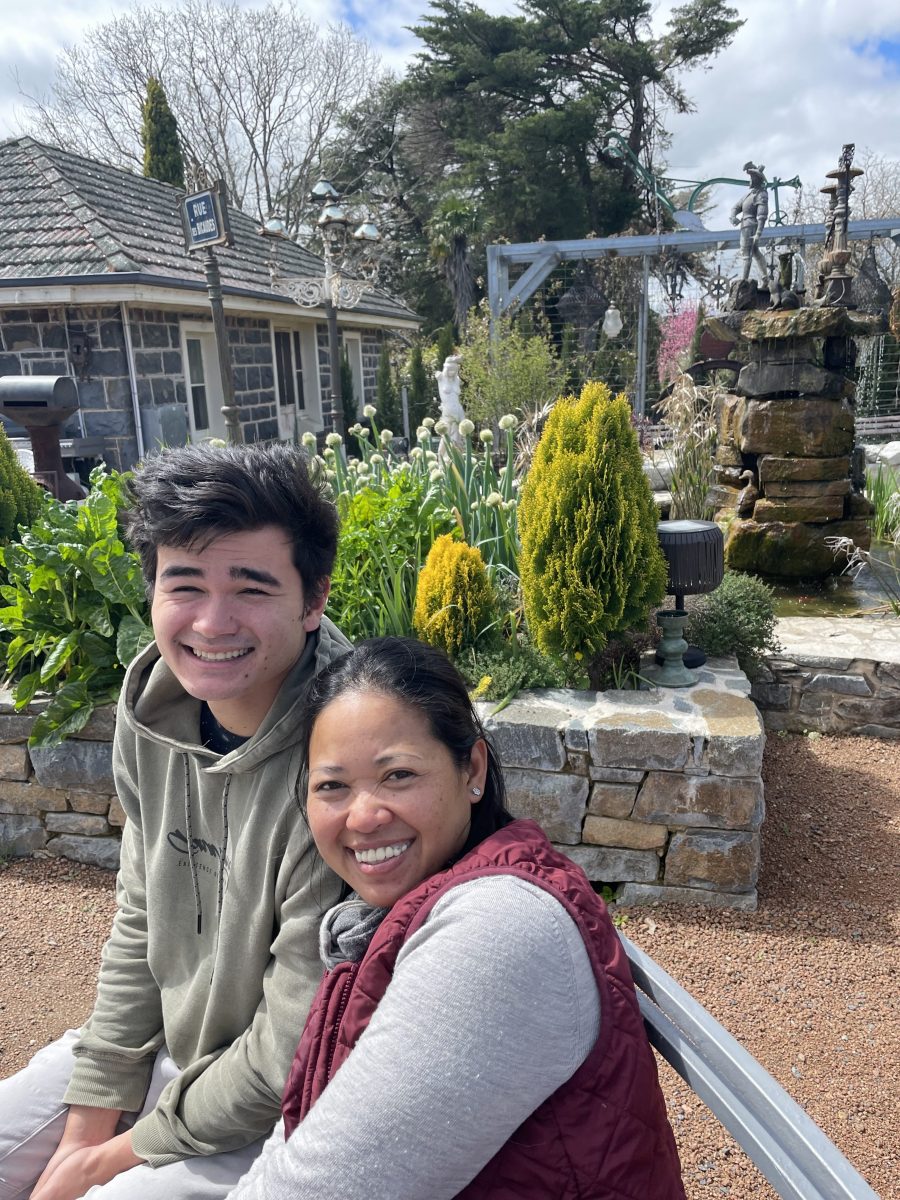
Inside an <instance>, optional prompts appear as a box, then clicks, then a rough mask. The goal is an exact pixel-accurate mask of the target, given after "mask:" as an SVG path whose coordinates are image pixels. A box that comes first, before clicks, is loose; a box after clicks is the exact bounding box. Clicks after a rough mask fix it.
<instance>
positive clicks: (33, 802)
mask: <svg viewBox="0 0 900 1200" xmlns="http://www.w3.org/2000/svg"><path fill="white" fill-rule="evenodd" d="M39 711H40V702H36V703H35V704H34V705H33V706H32V707H31V708H30V709H29V710H28V712H27V713H16V712H15V710H14V708H13V705H12V700H11V698H10V695H9V693H8V692H0V854H5V855H13V856H20V855H27V854H35V853H39V854H49V855H52V856H53V857H57V858H72V859H75V860H76V861H77V862H84V863H90V864H92V865H93V866H98V867H112V868H115V867H117V866H118V865H119V844H120V838H121V833H122V826H123V825H124V824H125V814H124V813H123V811H122V807H121V805H120V804H119V801H118V798H117V796H116V794H115V785H114V783H113V778H112V734H113V718H114V710H113V709H112V708H103V709H98V710H97V711H96V712H95V713H94V715H93V716H92V718H91V720H90V721H89V723H88V724H87V725H86V726H85V727H84V729H83V730H82V731H81V733H80V734H79V735H78V736H77V737H74V738H70V739H68V740H67V741H65V742H63V743H62V745H60V746H54V747H50V748H47V749H33V750H29V749H28V747H27V745H26V742H27V740H28V735H29V733H30V732H31V726H32V724H33V722H34V718H35V715H36V714H37V712H39Z"/></svg>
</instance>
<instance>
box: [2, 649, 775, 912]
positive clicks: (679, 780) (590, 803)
mask: <svg viewBox="0 0 900 1200" xmlns="http://www.w3.org/2000/svg"><path fill="white" fill-rule="evenodd" d="M748 691H749V684H748V682H747V680H746V677H745V676H744V675H743V674H742V673H741V672H740V671H739V670H738V669H737V668H736V666H735V665H734V664H733V663H730V662H728V661H724V660H723V661H721V662H719V663H716V664H714V666H712V667H710V668H707V669H704V671H703V673H702V676H701V680H700V683H699V684H698V686H697V687H694V688H692V689H690V691H685V692H674V691H670V690H664V689H660V690H658V691H654V692H639V693H635V692H600V693H593V692H568V691H550V692H542V693H530V694H527V695H524V696H522V697H520V698H518V699H516V700H515V701H513V702H512V703H511V704H510V705H508V706H507V707H506V708H505V709H503V710H502V711H501V712H499V713H496V714H492V713H491V708H492V706H490V705H488V706H484V707H483V715H484V718H485V722H486V724H487V727H488V729H489V731H490V733H491V736H492V738H493V740H494V742H495V745H496V747H497V750H498V752H499V755H500V758H501V761H502V762H503V765H504V768H505V776H506V781H507V787H508V792H509V797H508V798H509V806H510V808H511V810H512V811H513V812H514V813H515V814H516V815H517V816H522V817H531V818H533V819H535V820H537V821H538V822H539V823H540V824H541V825H542V826H543V828H544V829H545V830H546V832H547V833H548V835H549V836H550V838H551V839H552V840H553V842H554V843H555V844H556V845H557V846H558V847H559V848H560V849H561V850H563V851H564V852H565V853H566V854H568V855H570V856H571V857H572V858H573V859H574V860H575V861H576V862H578V863H580V865H581V866H582V867H583V868H584V870H585V871H586V873H587V875H588V877H589V878H590V879H592V880H594V881H595V882H597V883H598V884H601V883H602V884H608V885H609V886H611V887H612V888H614V889H616V895H617V897H618V898H619V899H620V900H621V901H622V902H623V903H627V904H642V903H652V902H656V901H662V902H671V903H684V904H706V905H713V906H718V907H721V906H727V907H735V908H742V909H753V908H754V907H755V906H756V882H757V874H758V870H759V830H760V826H761V824H762V820H763V814H764V801H763V786H762V781H761V777H760V770H761V764H762V753H763V745H764V734H763V729H762V723H761V721H760V718H759V714H758V712H757V710H756V708H755V706H754V705H753V703H752V702H751V701H750V700H749V699H748V697H747V692H748ZM32 720H33V714H32V713H29V714H16V713H14V712H13V710H12V705H11V703H10V701H9V697H8V696H6V697H5V698H0V847H2V848H3V850H4V851H5V852H6V853H9V854H19V855H23V854H34V853H38V854H48V855H54V856H65V857H69V858H74V859H78V860H79V861H82V862H89V863H95V864H98V865H101V866H114V865H115V863H116V862H117V861H118V850H119V836H120V831H121V826H122V824H123V816H122V810H121V808H120V806H119V804H118V801H117V800H116V799H115V795H114V787H113V781H112V754H111V737H112V731H113V724H112V722H113V713H112V710H110V709H105V710H102V711H100V712H98V713H97V714H95V716H94V717H93V718H92V720H91V722H90V723H89V725H87V726H86V727H85V729H84V730H82V732H81V734H80V735H79V736H78V737H77V738H73V739H70V740H69V741H67V742H65V743H64V744H63V745H62V746H60V747H54V748H47V749H36V750H29V749H28V747H27V745H26V740H27V737H28V733H29V730H30V727H31V722H32Z"/></svg>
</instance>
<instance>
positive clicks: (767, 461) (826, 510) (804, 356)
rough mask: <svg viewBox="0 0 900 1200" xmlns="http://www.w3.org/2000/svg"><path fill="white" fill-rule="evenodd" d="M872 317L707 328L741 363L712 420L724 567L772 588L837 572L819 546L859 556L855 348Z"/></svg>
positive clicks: (739, 318) (799, 314) (772, 318)
mask: <svg viewBox="0 0 900 1200" xmlns="http://www.w3.org/2000/svg"><path fill="white" fill-rule="evenodd" d="M877 324H878V319H877V318H873V317H869V316H866V315H864V314H861V313H857V312H854V311H852V310H848V309H846V308H802V309H799V310H793V311H783V312H782V311H778V312H755V311H754V312H739V313H731V314H728V315H727V316H725V317H720V318H714V319H712V320H711V321H710V326H711V328H712V329H713V332H714V333H715V334H716V336H717V337H720V338H723V339H730V340H731V341H732V342H737V343H738V344H739V345H740V347H742V349H740V350H739V351H738V354H737V357H739V358H740V359H741V360H743V361H745V364H746V365H745V366H744V367H743V368H742V370H741V372H740V374H739V376H738V380H737V384H736V386H735V390H734V392H733V393H731V394H728V395H726V396H725V398H724V399H723V401H722V403H721V404H720V406H719V412H718V449H717V452H716V486H715V488H714V499H715V502H716V504H717V506H718V511H717V514H716V519H717V520H727V521H729V522H730V523H729V526H728V533H727V535H726V542H725V559H726V563H727V565H728V566H729V567H731V568H733V569H736V570H740V571H748V572H751V573H754V574H762V575H766V576H770V577H772V578H779V579H821V578H824V577H825V576H827V575H830V574H832V573H834V572H835V571H838V570H840V569H842V567H843V565H844V562H845V561H846V560H843V559H839V558H836V557H835V554H834V551H833V550H832V548H831V546H829V544H828V543H827V541H826V539H828V538H835V537H847V538H851V539H852V540H853V541H854V542H855V543H856V545H858V546H860V547H862V548H863V549H867V548H868V546H869V542H870V534H869V527H868V518H869V516H870V515H871V512H872V507H871V504H870V503H869V501H868V500H867V499H866V498H865V496H863V495H862V494H861V492H859V491H857V490H856V489H855V488H854V486H853V479H852V471H851V454H852V451H853V442H854V436H853V409H852V407H851V403H852V399H853V383H852V381H851V380H850V379H849V378H848V373H849V371H850V369H851V368H852V365H853V359H854V355H855V343H854V338H856V337H860V336H865V335H868V334H871V333H873V332H875V331H876V325H877Z"/></svg>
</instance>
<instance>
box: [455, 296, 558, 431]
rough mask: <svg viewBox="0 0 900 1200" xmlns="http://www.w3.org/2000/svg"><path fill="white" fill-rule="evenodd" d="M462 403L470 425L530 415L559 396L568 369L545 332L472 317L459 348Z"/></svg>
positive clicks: (486, 316) (480, 313) (476, 315)
mask: <svg viewBox="0 0 900 1200" xmlns="http://www.w3.org/2000/svg"><path fill="white" fill-rule="evenodd" d="M459 353H460V355H461V356H462V363H461V364H460V374H461V376H462V379H463V383H464V389H463V391H464V404H465V409H466V412H467V413H468V414H469V416H470V417H471V418H472V420H473V421H484V422H493V421H496V420H498V419H499V417H500V416H501V415H502V414H503V413H510V412H523V411H533V410H536V409H540V408H542V407H543V405H545V404H547V403H549V402H552V401H553V400H555V399H556V397H557V396H558V395H559V394H560V392H561V391H562V387H563V380H564V378H565V376H566V372H567V370H568V367H567V365H566V364H565V363H563V362H562V361H561V360H560V358H559V357H558V356H557V354H556V351H555V349H554V347H553V345H552V343H551V340H550V338H549V336H548V335H547V334H546V332H544V331H543V330H540V331H538V332H534V331H533V330H525V329H523V328H522V327H521V325H520V324H517V323H516V322H515V321H510V320H509V319H507V318H497V319H495V320H494V321H493V324H492V322H491V318H490V316H489V314H488V313H487V312H486V311H479V310H476V311H475V312H473V313H472V315H471V317H470V319H469V323H468V325H467V326H466V336H465V339H464V340H463V343H462V345H461V346H460V349H459Z"/></svg>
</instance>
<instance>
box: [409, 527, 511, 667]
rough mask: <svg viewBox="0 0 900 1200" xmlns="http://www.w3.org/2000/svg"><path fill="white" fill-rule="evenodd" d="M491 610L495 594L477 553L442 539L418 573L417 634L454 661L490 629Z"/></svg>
mask: <svg viewBox="0 0 900 1200" xmlns="http://www.w3.org/2000/svg"><path fill="white" fill-rule="evenodd" d="M494 608H495V598H494V589H493V588H492V586H491V581H490V579H489V577H488V573H487V568H486V567H485V565H484V559H483V558H482V557H481V551H480V550H478V549H477V548H476V547H473V546H468V545H466V543H465V542H458V541H454V539H453V538H452V537H451V536H450V534H446V533H445V534H443V535H442V536H441V537H439V538H438V539H437V540H436V541H435V542H434V544H433V545H432V547H431V549H430V550H429V551H428V557H427V558H426V559H425V563H424V565H423V567H422V570H421V571H420V572H419V582H418V586H417V588H416V607H415V612H414V613H413V628H414V629H415V631H416V634H417V635H418V636H419V637H420V638H421V639H422V641H423V642H429V643H430V644H431V645H432V646H438V647H440V649H441V650H443V651H444V652H445V653H446V654H448V655H449V656H450V658H456V657H457V656H458V654H459V652H460V651H461V650H462V649H464V648H465V647H467V646H472V645H474V643H475V641H476V639H477V638H478V636H479V634H481V633H483V632H484V630H485V629H487V628H488V626H489V625H490V624H491V622H492V621H493V619H494Z"/></svg>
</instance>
